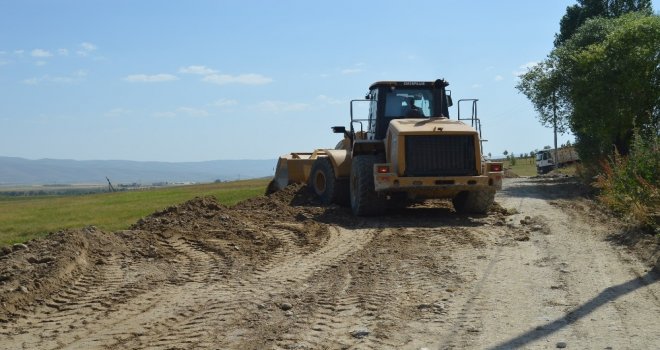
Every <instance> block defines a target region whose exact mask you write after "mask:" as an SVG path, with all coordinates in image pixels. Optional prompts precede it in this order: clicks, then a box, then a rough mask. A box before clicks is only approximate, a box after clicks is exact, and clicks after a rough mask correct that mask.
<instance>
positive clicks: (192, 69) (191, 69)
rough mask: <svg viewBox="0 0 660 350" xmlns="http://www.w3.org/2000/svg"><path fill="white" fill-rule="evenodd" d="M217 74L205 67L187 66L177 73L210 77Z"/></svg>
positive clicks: (215, 71)
mask: <svg viewBox="0 0 660 350" xmlns="http://www.w3.org/2000/svg"><path fill="white" fill-rule="evenodd" d="M217 72H218V71H217V70H215V69H211V68H209V67H206V66H188V67H181V68H179V73H185V74H198V75H211V74H216V73H217Z"/></svg>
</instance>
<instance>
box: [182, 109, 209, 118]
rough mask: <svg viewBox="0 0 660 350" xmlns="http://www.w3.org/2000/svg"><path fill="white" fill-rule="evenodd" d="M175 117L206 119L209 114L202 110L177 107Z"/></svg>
mask: <svg viewBox="0 0 660 350" xmlns="http://www.w3.org/2000/svg"><path fill="white" fill-rule="evenodd" d="M176 114H177V115H185V116H188V117H208V115H209V112H207V111H206V110H204V109H199V108H192V107H179V108H177V109H176Z"/></svg>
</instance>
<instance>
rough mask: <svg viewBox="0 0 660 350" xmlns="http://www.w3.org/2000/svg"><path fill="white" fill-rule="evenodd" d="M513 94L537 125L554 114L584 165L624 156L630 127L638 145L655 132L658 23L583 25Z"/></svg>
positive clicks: (640, 18) (648, 18)
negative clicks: (530, 108)
mask: <svg viewBox="0 0 660 350" xmlns="http://www.w3.org/2000/svg"><path fill="white" fill-rule="evenodd" d="M639 3H641V2H639ZM608 4H609V3H608ZM631 4H632V5H634V3H631ZM632 5H630V6H632ZM622 6H623V5H622ZM517 88H518V90H519V91H521V92H522V93H524V94H525V95H526V96H527V97H528V98H529V99H530V100H531V101H532V104H533V105H534V107H535V109H536V110H537V111H538V112H539V119H540V121H541V123H542V124H543V125H545V126H549V123H550V122H551V118H554V113H555V111H556V112H557V115H558V124H559V125H560V127H561V128H563V127H566V126H568V127H570V129H571V130H572V131H573V133H574V134H575V135H576V147H577V149H578V152H579V153H580V157H581V158H582V159H583V160H584V161H586V162H591V163H592V164H596V163H597V161H598V160H600V159H602V157H603V156H604V155H606V154H610V152H611V151H612V146H615V147H616V148H617V150H618V151H619V152H620V153H621V154H623V155H625V154H627V153H628V152H629V145H630V141H631V137H632V130H633V127H637V128H638V129H639V130H640V131H639V132H640V134H641V135H642V136H643V137H648V136H649V135H654V134H655V135H657V134H658V132H659V130H658V125H659V124H660V123H659V119H660V117H659V114H660V17H659V16H657V15H647V14H644V13H634V14H627V15H624V16H621V17H618V18H603V17H599V18H593V19H589V20H587V21H586V22H585V23H584V25H582V26H581V27H580V28H579V29H578V30H577V31H575V33H574V34H573V35H571V37H570V39H568V40H566V41H565V42H564V43H563V44H562V45H561V46H560V47H557V48H555V49H554V50H553V51H552V52H551V53H550V55H549V56H548V58H547V59H546V60H545V61H543V62H541V63H540V64H538V65H537V66H536V67H533V68H532V69H530V70H529V71H528V72H527V73H525V74H524V75H522V76H521V80H520V82H519V84H518V86H517ZM555 108H556V109H555Z"/></svg>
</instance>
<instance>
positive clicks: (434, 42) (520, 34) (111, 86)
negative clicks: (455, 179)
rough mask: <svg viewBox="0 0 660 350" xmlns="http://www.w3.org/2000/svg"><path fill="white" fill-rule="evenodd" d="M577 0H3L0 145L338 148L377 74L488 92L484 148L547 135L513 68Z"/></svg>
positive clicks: (548, 38)
mask: <svg viewBox="0 0 660 350" xmlns="http://www.w3.org/2000/svg"><path fill="white" fill-rule="evenodd" d="M573 3H574V1H563V0H553V1H529V0H527V1H522V0H521V1H485V0H484V1H411V2H401V1H358V2H353V1H332V2H324V3H322V4H321V3H320V2H313V1H251V0H244V1H186V2H182V1H180V2H175V1H82V0H80V1H45V0H44V1H30V0H22V1H2V2H0V125H1V129H0V130H2V136H1V137H0V156H17V157H24V158H29V159H40V158H64V159H78V160H86V159H125V160H157V161H174V162H178V161H202V160H213V159H270V158H276V157H277V156H279V155H280V154H284V153H287V152H291V151H306V150H312V149H314V148H328V147H334V145H335V144H336V142H337V141H338V138H337V135H335V134H332V133H331V130H330V127H331V126H333V125H347V124H348V123H347V121H348V120H349V108H348V106H349V105H348V101H349V100H351V99H355V98H362V97H363V96H364V94H365V93H366V92H367V88H368V87H369V85H371V83H372V82H374V81H378V80H435V79H436V78H445V79H447V80H448V81H449V83H450V87H449V88H450V89H451V90H452V95H453V97H454V99H455V100H457V99H458V98H479V115H480V117H481V118H482V123H483V132H484V136H485V138H486V139H488V140H489V141H488V142H487V143H486V144H485V148H486V149H485V152H486V153H488V152H491V153H492V154H493V155H496V154H501V153H502V152H503V151H504V150H505V149H506V150H508V151H509V152H512V151H513V152H515V153H521V152H529V151H531V150H534V149H541V148H543V146H544V145H550V144H551V143H552V130H551V129H547V128H543V127H542V126H540V125H539V123H538V122H537V120H536V117H535V112H534V111H533V109H532V107H531V104H530V103H529V102H528V101H527V100H526V98H525V97H524V96H523V95H520V94H519V93H518V92H517V90H515V88H514V86H515V83H516V80H517V78H516V74H519V73H520V72H522V71H524V69H525V67H526V66H527V65H529V64H530V63H533V62H537V61H540V60H542V59H543V58H544V57H545V56H546V55H547V53H548V52H549V51H550V50H551V49H552V41H553V37H554V33H555V32H557V31H558V28H559V24H558V23H559V19H560V18H561V16H562V15H563V14H564V12H565V9H566V6H568V5H571V4H573ZM450 113H451V114H452V116H455V114H456V109H455V107H454V108H453V110H451V111H450ZM572 138H573V137H572V136H571V135H563V136H561V137H560V142H565V141H566V140H572Z"/></svg>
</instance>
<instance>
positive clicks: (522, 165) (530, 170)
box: [504, 158, 536, 176]
mask: <svg viewBox="0 0 660 350" xmlns="http://www.w3.org/2000/svg"><path fill="white" fill-rule="evenodd" d="M504 168H505V169H510V170H511V171H513V172H514V173H516V174H518V175H520V176H534V175H536V160H535V159H534V158H523V159H516V165H511V161H510V160H505V161H504Z"/></svg>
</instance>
